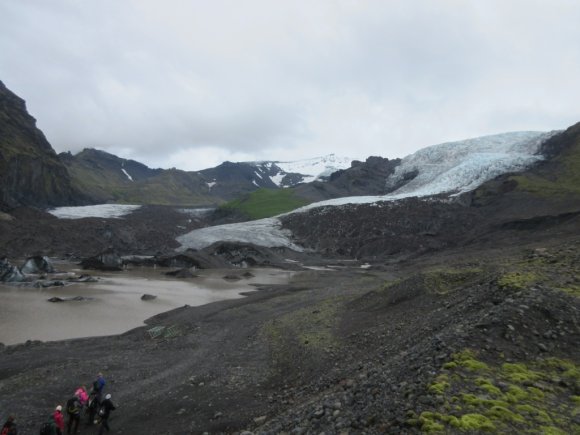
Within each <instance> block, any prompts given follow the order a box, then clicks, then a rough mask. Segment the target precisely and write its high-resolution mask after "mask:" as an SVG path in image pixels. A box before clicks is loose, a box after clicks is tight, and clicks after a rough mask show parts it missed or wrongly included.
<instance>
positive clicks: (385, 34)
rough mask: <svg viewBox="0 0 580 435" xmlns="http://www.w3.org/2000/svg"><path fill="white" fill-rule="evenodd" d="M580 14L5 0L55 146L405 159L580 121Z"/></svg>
mask: <svg viewBox="0 0 580 435" xmlns="http://www.w3.org/2000/svg"><path fill="white" fill-rule="evenodd" d="M579 19H580V5H578V4H576V3H575V2H570V1H567V0H555V1H551V2H549V3H548V2H529V1H524V0H514V1H510V2H501V1H499V0H498V1H486V2H457V1H451V0H449V1H440V2H432V1H427V0H422V1H418V0H416V1H407V2H379V1H377V2H374V1H368V2H350V1H320V2H306V1H296V2H270V1H265V0H264V1H250V2H244V3H243V5H241V4H240V3H239V2H234V1H215V2H202V1H171V2H157V1H123V2H118V1H110V0H109V1H85V2H73V1H66V0H55V1H51V2H9V1H5V2H2V3H0V25H1V26H2V29H3V31H2V34H1V35H0V52H1V53H3V55H2V56H1V57H0V80H3V81H4V82H5V83H6V85H7V86H8V87H10V88H11V89H12V90H13V91H15V92H16V93H18V94H19V95H20V96H22V97H23V98H25V99H26V100H27V102H28V107H29V111H30V112H31V113H32V114H33V115H34V116H35V117H36V118H37V119H38V124H39V126H40V127H41V128H42V129H43V130H44V131H45V133H46V135H47V137H48V139H49V140H50V141H51V143H52V144H53V146H54V147H55V148H56V149H57V150H59V151H62V150H73V151H75V150H80V149H81V148H83V147H90V146H97V147H101V148H104V149H107V150H109V151H111V152H115V151H118V152H122V153H124V154H125V155H126V156H127V157H132V158H135V159H137V160H143V161H145V160H147V161H149V162H151V161H155V160H158V161H159V162H163V161H168V160H171V159H167V155H168V154H169V155H172V154H173V153H179V152H183V150H187V149H196V148H199V149H203V150H207V149H216V148H217V149H220V150H222V151H224V153H227V152H230V153H231V154H232V155H234V154H235V155H244V156H245V155H248V156H252V155H253V156H255V158H263V157H264V156H265V155H268V156H269V157H271V158H276V156H277V155H279V156H280V157H279V158H281V159H284V158H287V157H286V156H292V157H293V158H306V157H310V156H313V155H321V154H324V153H328V152H335V153H337V154H342V155H351V156H352V157H357V158H363V157H366V156H367V155H370V154H381V155H385V156H389V157H393V156H402V155H404V154H407V153H409V152H412V151H414V150H416V149H417V148H419V147H422V146H426V145H429V144H432V143H437V142H441V141H445V140H450V139H461V138H462V137H464V136H463V135H465V136H475V135H478V134H487V133H495V132H499V131H506V130H516V129H531V130H549V129H553V128H562V127H565V126H566V125H568V124H570V123H572V122H574V121H576V120H580V108H579V107H578V106H577V104H574V102H575V101H578V99H579V97H580V89H579V87H578V86H577V84H576V81H577V78H576V72H577V71H578V70H579V69H580V51H579V50H578V49H577V43H576V41H578V40H580V28H578V26H577V23H578V21H579ZM212 147H213V148H212ZM220 155H221V154H220ZM206 160H207V159H206Z"/></svg>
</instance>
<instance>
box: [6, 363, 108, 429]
mask: <svg viewBox="0 0 580 435" xmlns="http://www.w3.org/2000/svg"><path fill="white" fill-rule="evenodd" d="M104 389H105V378H104V377H103V374H102V373H99V374H98V375H97V378H96V379H95V381H94V382H93V385H92V388H91V392H90V393H87V389H86V388H85V387H84V386H81V387H79V388H78V389H77V390H76V391H75V393H74V395H73V396H72V397H71V398H70V399H68V401H67V402H66V414H67V417H68V418H67V423H66V435H74V434H77V433H78V432H79V424H80V421H81V416H82V415H83V414H84V415H86V416H87V417H86V418H87V420H86V425H87V426H92V425H99V435H102V434H103V433H104V431H105V430H106V431H107V432H109V431H110V428H109V417H110V415H111V411H113V410H114V409H115V405H113V402H112V400H111V395H110V394H107V395H105V397H104V399H103V390H104ZM64 429H65V417H64V415H63V412H62V406H61V405H58V406H57V407H56V408H55V410H54V413H53V414H52V415H50V417H49V418H48V421H46V422H45V423H44V424H43V425H42V427H41V428H40V435H64V434H65V432H64ZM0 435H18V428H17V426H16V422H15V418H14V416H10V417H8V420H7V421H6V423H5V424H4V426H3V427H2V431H1V432H0Z"/></svg>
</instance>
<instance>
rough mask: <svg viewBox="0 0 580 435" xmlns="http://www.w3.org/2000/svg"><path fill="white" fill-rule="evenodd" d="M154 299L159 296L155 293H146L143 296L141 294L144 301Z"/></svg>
mask: <svg viewBox="0 0 580 435" xmlns="http://www.w3.org/2000/svg"><path fill="white" fill-rule="evenodd" d="M153 299H157V296H155V295H150V294H147V293H145V294H144V295H143V296H141V300H142V301H152V300H153Z"/></svg>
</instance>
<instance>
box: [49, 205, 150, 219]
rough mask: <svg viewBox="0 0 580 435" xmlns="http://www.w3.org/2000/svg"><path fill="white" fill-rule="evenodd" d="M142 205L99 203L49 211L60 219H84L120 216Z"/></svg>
mask: <svg viewBox="0 0 580 435" xmlns="http://www.w3.org/2000/svg"><path fill="white" fill-rule="evenodd" d="M140 207H141V206H140V205H127V204H98V205H85V206H82V207H57V208H53V209H51V210H48V212H49V213H50V214H52V215H54V216H56V217H57V218H60V219H82V218H87V217H98V218H120V217H123V216H125V215H128V214H129V213H132V212H134V211H135V210H137V209H138V208H140Z"/></svg>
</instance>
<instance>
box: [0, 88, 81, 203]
mask: <svg viewBox="0 0 580 435" xmlns="http://www.w3.org/2000/svg"><path fill="white" fill-rule="evenodd" d="M79 200H82V198H80V197H79V194H78V192H75V190H74V189H73V187H72V184H71V179H70V176H69V174H68V171H67V169H66V167H65V166H64V165H63V163H62V162H61V161H60V160H59V158H58V156H57V155H56V153H55V151H54V150H53V149H52V147H51V145H50V144H49V143H48V141H47V140H46V138H45V137H44V134H43V133H42V132H41V131H40V130H39V129H38V128H37V127H36V120H35V119H34V118H33V117H32V116H30V115H29V114H28V112H27V110H26V103H25V102H24V100H23V99H21V98H20V97H18V96H16V95H15V94H14V93H13V92H11V91H10V90H9V89H8V88H6V86H5V85H4V84H3V83H2V82H0V206H1V207H4V208H12V207H16V206H20V205H33V206H44V207H46V206H58V205H64V204H73V203H75V202H78V201H79Z"/></svg>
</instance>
